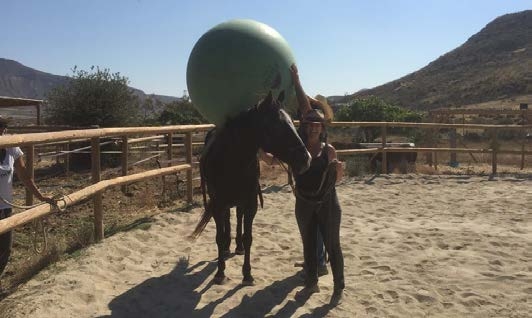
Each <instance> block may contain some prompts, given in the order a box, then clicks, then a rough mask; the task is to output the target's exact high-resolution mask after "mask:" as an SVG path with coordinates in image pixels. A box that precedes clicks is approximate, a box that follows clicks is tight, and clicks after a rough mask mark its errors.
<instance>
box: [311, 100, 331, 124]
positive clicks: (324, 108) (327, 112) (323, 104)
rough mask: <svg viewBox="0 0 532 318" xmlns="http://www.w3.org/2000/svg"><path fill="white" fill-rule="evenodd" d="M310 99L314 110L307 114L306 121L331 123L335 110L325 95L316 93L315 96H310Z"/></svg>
mask: <svg viewBox="0 0 532 318" xmlns="http://www.w3.org/2000/svg"><path fill="white" fill-rule="evenodd" d="M308 100H309V102H310V106H311V107H312V111H310V112H309V113H308V114H307V115H306V116H305V121H313V122H324V123H330V122H331V121H332V120H333V117H334V114H333V110H332V108H331V106H330V105H329V103H328V102H327V98H326V97H325V96H322V95H316V97H315V98H312V97H309V96H308Z"/></svg>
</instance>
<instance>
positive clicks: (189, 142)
mask: <svg viewBox="0 0 532 318" xmlns="http://www.w3.org/2000/svg"><path fill="white" fill-rule="evenodd" d="M185 155H186V161H187V163H188V164H190V165H191V166H192V133H191V132H187V133H186V134H185ZM192 191H193V188H192V169H189V170H187V201H188V203H191V202H192V195H193V193H192Z"/></svg>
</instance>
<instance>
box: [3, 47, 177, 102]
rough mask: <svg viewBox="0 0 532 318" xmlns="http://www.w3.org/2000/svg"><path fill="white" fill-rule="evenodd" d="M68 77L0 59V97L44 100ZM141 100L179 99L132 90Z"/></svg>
mask: <svg viewBox="0 0 532 318" xmlns="http://www.w3.org/2000/svg"><path fill="white" fill-rule="evenodd" d="M67 79H68V78H67V77H66V76H59V75H54V74H50V73H45V72H41V71H38V70H35V69H33V68H30V67H27V66H25V65H22V64H20V63H19V62H17V61H13V60H8V59H4V58H0V96H9V97H22V98H31V99H43V98H44V97H45V96H46V93H47V92H48V91H49V90H50V89H52V88H53V87H55V86H57V85H63V84H65V83H66V82H67ZM131 89H132V90H133V91H134V92H135V94H137V95H138V96H139V97H140V98H141V99H145V98H147V97H148V96H149V97H152V98H155V99H158V100H160V101H161V102H163V103H169V102H172V101H175V100H178V99H179V98H177V97H174V96H165V95H153V94H152V95H146V94H145V93H144V92H143V91H142V90H139V89H136V88H131Z"/></svg>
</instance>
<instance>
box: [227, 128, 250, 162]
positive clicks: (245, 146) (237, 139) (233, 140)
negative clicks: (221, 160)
mask: <svg viewBox="0 0 532 318" xmlns="http://www.w3.org/2000/svg"><path fill="white" fill-rule="evenodd" d="M218 137H219V138H218V141H219V145H218V146H219V147H220V149H219V150H220V152H221V153H222V154H223V156H224V157H235V156H238V157H239V158H240V159H243V160H249V159H250V158H253V157H256V155H257V151H258V149H259V146H258V143H257V141H256V140H254V138H253V136H252V134H251V132H250V131H249V129H239V127H236V128H235V127H228V128H226V129H224V130H223V131H221V132H220V134H219V136H218ZM235 161H241V160H239V159H236V160H235Z"/></svg>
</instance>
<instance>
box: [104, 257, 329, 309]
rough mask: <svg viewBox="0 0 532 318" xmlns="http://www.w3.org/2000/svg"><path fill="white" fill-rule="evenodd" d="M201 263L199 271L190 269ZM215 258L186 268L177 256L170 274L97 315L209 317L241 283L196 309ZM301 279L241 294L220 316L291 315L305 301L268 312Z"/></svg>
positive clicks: (118, 299) (141, 286)
mask: <svg viewBox="0 0 532 318" xmlns="http://www.w3.org/2000/svg"><path fill="white" fill-rule="evenodd" d="M201 266H204V267H203V268H202V269H201V270H200V271H198V272H196V273H192V272H193V270H195V269H196V268H199V267H201ZM216 267H217V263H216V261H211V262H208V261H203V262H200V263H197V264H195V265H193V266H191V267H188V261H187V260H186V259H184V258H183V259H180V260H179V262H178V264H177V265H176V267H175V268H174V270H172V272H170V273H169V274H166V275H163V276H160V277H156V278H150V279H148V280H146V281H144V282H142V283H141V284H139V285H137V286H135V287H133V288H132V289H130V290H128V291H127V292H125V293H123V294H122V295H119V296H117V297H116V298H115V299H113V300H112V301H111V302H110V303H109V309H110V310H111V314H110V315H106V316H101V317H100V318H104V317H105V318H126V317H128V318H136V317H150V318H162V317H168V318H170V317H211V316H212V315H213V313H214V310H215V308H216V306H218V305H219V304H221V303H223V302H224V301H225V300H227V299H229V298H230V297H232V296H233V295H234V294H235V293H236V292H237V291H238V290H239V289H240V288H246V287H243V286H242V285H240V284H239V285H236V286H235V287H234V288H233V289H231V290H229V291H228V292H227V293H226V294H225V295H223V296H222V297H220V298H219V299H217V300H215V301H213V302H211V303H209V304H207V305H206V306H204V307H203V308H200V309H197V308H196V307H197V305H198V304H199V302H200V300H201V295H202V294H203V293H204V292H205V291H207V290H208V289H209V288H210V287H211V286H212V284H213V283H212V282H209V283H208V284H206V285H205V287H204V288H203V289H202V290H200V291H196V289H197V288H198V287H200V286H201V285H202V284H203V283H204V282H205V281H206V280H207V279H208V278H209V276H211V274H212V273H213V272H214V271H215V270H216ZM301 283H302V280H301V278H300V277H299V276H298V275H297V274H296V275H293V276H289V277H287V278H285V279H283V280H279V281H275V282H274V283H272V284H271V285H269V286H266V287H265V288H264V289H261V290H258V291H257V292H255V293H254V294H253V295H252V296H247V295H244V297H243V298H242V300H241V302H240V304H238V305H237V306H236V307H234V308H232V309H230V310H229V311H228V312H227V313H225V314H223V315H222V316H221V317H265V316H271V317H292V316H293V314H294V313H295V312H296V310H297V309H298V308H299V307H300V306H302V305H303V304H304V301H306V300H303V301H301V300H299V301H295V300H292V299H291V300H289V301H288V302H287V303H285V304H284V306H283V307H282V308H279V309H277V310H276V314H275V315H272V314H271V311H272V310H273V309H274V308H275V307H277V306H279V305H281V304H282V303H283V302H284V300H285V299H286V298H287V297H288V295H289V294H290V293H291V292H292V291H293V290H294V289H295V288H296V287H298V286H301ZM329 309H330V308H328V306H322V307H320V308H316V309H315V310H314V311H313V313H312V314H310V315H307V317H324V316H325V315H326V314H327V313H328V312H329Z"/></svg>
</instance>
